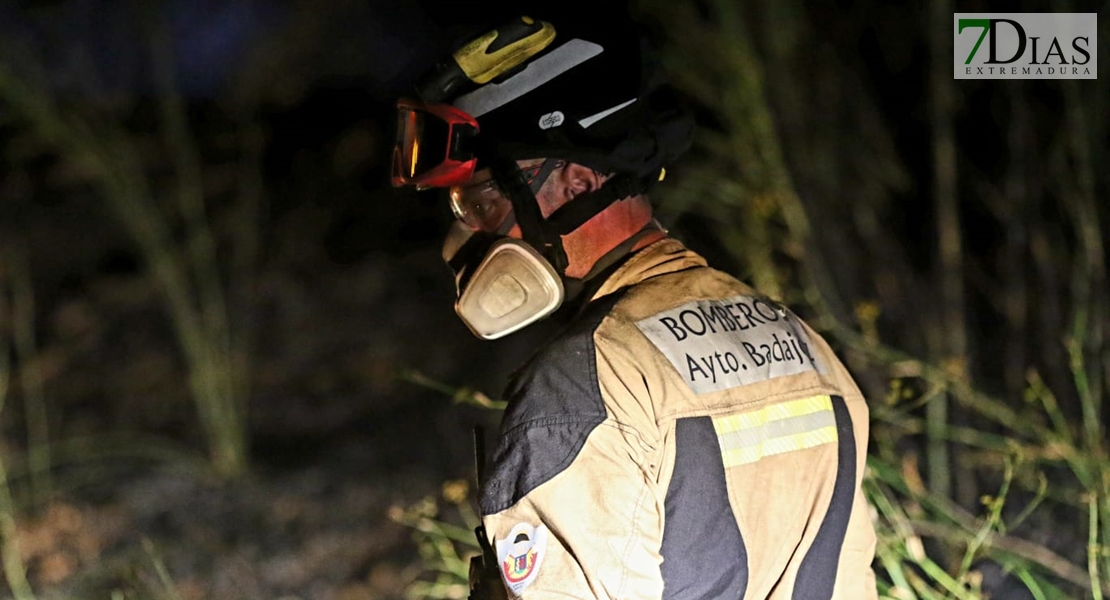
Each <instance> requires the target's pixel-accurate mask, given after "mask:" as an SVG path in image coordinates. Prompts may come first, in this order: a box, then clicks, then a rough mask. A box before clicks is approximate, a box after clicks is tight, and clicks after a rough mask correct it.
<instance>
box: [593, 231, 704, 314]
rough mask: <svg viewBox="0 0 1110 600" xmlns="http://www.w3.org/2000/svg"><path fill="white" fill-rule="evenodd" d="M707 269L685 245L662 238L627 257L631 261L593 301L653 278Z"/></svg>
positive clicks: (603, 285) (606, 281)
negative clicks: (698, 268)
mask: <svg viewBox="0 0 1110 600" xmlns="http://www.w3.org/2000/svg"><path fill="white" fill-rule="evenodd" d="M705 266H707V263H706V261H705V259H704V258H702V257H701V255H699V254H698V253H696V252H694V251H693V250H690V249H689V248H687V247H686V246H684V245H683V244H682V242H680V241H678V240H676V239H674V238H663V239H661V240H659V241H658V242H655V243H653V244H651V245H649V246H647V247H646V248H643V249H641V250H640V251H639V252H636V253H635V254H633V255H632V256H630V257H628V260H626V261H625V262H624V264H622V265H621V266H620V268H618V269H617V270H616V271H615V272H614V273H613V274H612V275H610V276H609V277H608V278H607V279H606V280H605V283H603V284H602V285H601V287H600V288H598V290H597V292H595V293H594V295H593V298H592V299H591V300H596V299H597V298H600V297H602V296H607V295H609V294H612V293H613V292H616V291H618V290H620V289H622V288H626V287H631V286H633V285H636V284H637V283H640V282H642V281H644V280H647V279H650V278H652V277H657V276H659V275H666V274H667V273H674V272H676V271H684V270H686V269H692V268H696V267H705Z"/></svg>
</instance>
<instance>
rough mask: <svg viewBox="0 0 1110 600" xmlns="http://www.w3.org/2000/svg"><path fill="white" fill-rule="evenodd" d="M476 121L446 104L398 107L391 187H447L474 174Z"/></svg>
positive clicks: (407, 102) (414, 103)
mask: <svg viewBox="0 0 1110 600" xmlns="http://www.w3.org/2000/svg"><path fill="white" fill-rule="evenodd" d="M476 135H478V121H476V120H475V119H474V117H471V116H470V115H468V114H466V113H465V112H463V111H461V110H459V109H457V108H455V107H453V106H451V105H449V104H425V103H422V102H418V101H415V100H401V101H399V102H398V103H397V141H396V143H395V144H394V146H393V177H392V180H393V186H394V187H401V186H406V185H415V186H416V188H417V189H424V188H430V187H450V186H453V185H459V184H461V183H465V182H466V181H467V180H469V179H470V177H471V176H472V175H473V174H474V167H475V166H476V165H477V164H478V159H477V157H475V155H474V143H473V142H474V137H475V136H476Z"/></svg>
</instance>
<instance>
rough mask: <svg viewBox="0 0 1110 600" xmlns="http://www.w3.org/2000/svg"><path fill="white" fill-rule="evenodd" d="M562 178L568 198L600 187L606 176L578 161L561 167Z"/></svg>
mask: <svg viewBox="0 0 1110 600" xmlns="http://www.w3.org/2000/svg"><path fill="white" fill-rule="evenodd" d="M562 179H563V185H564V186H565V189H566V193H567V196H568V198H567V199H568V200H569V199H571V198H575V197H577V196H578V195H580V194H585V193H587V192H592V191H594V190H596V189H597V188H599V187H601V184H602V183H605V180H606V179H607V177H606V175H604V174H602V173H598V172H597V171H595V170H593V169H591V168H589V167H586V166H583V165H580V164H578V163H567V166H566V167H565V168H564V169H563V173H562Z"/></svg>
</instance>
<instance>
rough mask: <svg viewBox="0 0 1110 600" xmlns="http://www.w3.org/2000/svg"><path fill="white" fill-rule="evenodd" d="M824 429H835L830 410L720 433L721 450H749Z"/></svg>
mask: <svg viewBox="0 0 1110 600" xmlns="http://www.w3.org/2000/svg"><path fill="white" fill-rule="evenodd" d="M824 427H836V418H835V417H834V415H833V411H832V408H829V409H828V410H825V411H821V412H818V413H812V414H808V415H799V416H797V417H789V418H786V419H782V420H781V421H771V422H769V423H767V424H766V425H763V426H760V427H752V428H750V429H741V430H739V431H728V432H721V434H720V436H721V449H722V450H732V449H735V448H750V447H752V446H755V445H757V444H762V443H764V442H767V441H770V440H774V439H777V438H782V437H787V436H791V435H794V434H797V433H807V432H810V431H816V430H818V429H822V428H824Z"/></svg>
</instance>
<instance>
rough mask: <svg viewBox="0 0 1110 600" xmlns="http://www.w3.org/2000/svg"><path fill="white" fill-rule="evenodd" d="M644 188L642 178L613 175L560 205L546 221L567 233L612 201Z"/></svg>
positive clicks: (583, 223) (554, 227) (561, 233)
mask: <svg viewBox="0 0 1110 600" xmlns="http://www.w3.org/2000/svg"><path fill="white" fill-rule="evenodd" d="M646 189H647V186H646V185H644V184H643V180H642V179H639V178H636V177H633V176H631V175H625V174H621V175H614V176H613V177H610V178H609V179H608V180H607V181H606V182H605V183H603V184H602V185H601V187H599V188H597V189H596V190H594V191H592V192H588V193H585V194H581V195H579V196H577V197H575V198H574V200H573V201H571V202H567V203H566V204H564V205H562V206H560V207H559V208H558V209H556V210H555V212H553V213H551V215H550V216H549V217H547V223H549V224H550V226H551V228H552V229H554V230H555V231H556V232H558V233H559V235H567V234H568V233H570V232H572V231H574V230H575V229H578V228H579V227H581V226H583V225H585V224H586V221H589V220H590V219H592V218H594V217H595V216H596V215H597V214H598V213H600V212H601V211H603V210H605V209H606V208H609V205H611V204H613V203H614V202H616V201H618V200H624V199H625V198H631V197H632V196H635V195H637V194H640V193H642V192H643V191H645V190H646Z"/></svg>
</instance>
